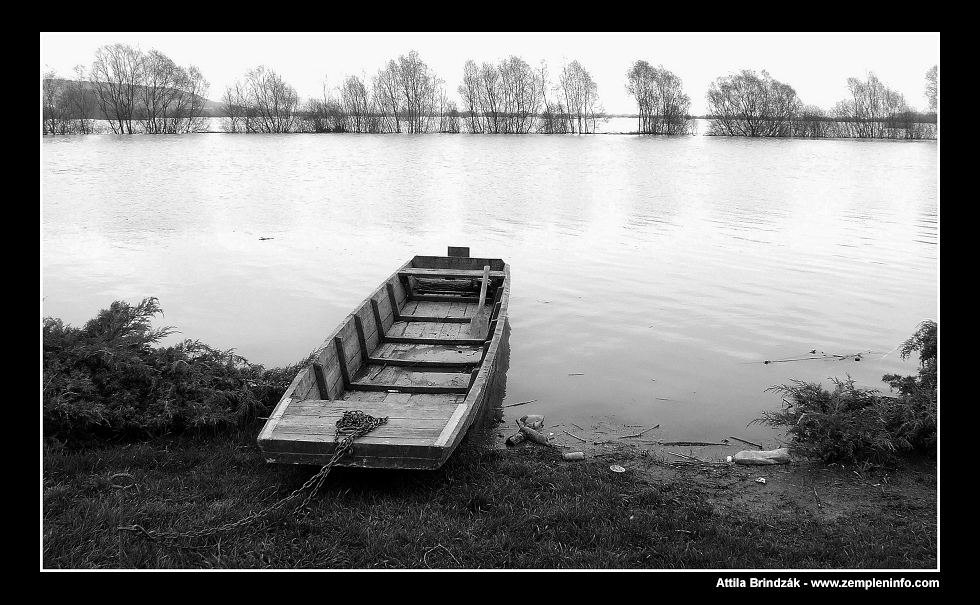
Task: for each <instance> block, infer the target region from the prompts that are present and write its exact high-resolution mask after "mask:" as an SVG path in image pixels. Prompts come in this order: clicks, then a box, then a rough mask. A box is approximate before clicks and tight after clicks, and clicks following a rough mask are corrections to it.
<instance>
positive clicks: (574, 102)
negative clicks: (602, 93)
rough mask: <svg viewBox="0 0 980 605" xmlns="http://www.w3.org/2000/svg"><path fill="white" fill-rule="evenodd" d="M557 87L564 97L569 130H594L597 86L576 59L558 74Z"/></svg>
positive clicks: (584, 131) (597, 108) (599, 111)
mask: <svg viewBox="0 0 980 605" xmlns="http://www.w3.org/2000/svg"><path fill="white" fill-rule="evenodd" d="M558 87H559V91H560V93H561V96H562V97H563V98H564V99H565V108H566V109H567V119H568V127H569V131H571V132H572V133H576V132H577V133H580V134H587V133H589V132H595V127H596V118H597V116H598V114H599V113H601V109H600V107H599V104H598V101H599V87H598V86H597V85H596V83H595V82H594V81H593V80H592V75H591V74H590V73H589V72H588V71H586V70H585V68H583V67H582V65H581V64H580V63H579V62H578V61H572V62H571V63H568V64H566V65H565V66H564V67H563V68H562V71H561V74H559V76H558Z"/></svg>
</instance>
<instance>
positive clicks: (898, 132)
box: [833, 72, 915, 139]
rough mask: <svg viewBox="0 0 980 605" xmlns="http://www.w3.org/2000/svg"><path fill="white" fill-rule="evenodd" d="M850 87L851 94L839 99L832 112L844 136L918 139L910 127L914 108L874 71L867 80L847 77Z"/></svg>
mask: <svg viewBox="0 0 980 605" xmlns="http://www.w3.org/2000/svg"><path fill="white" fill-rule="evenodd" d="M847 89H848V92H849V93H850V96H849V97H848V98H846V99H844V100H842V101H839V102H838V103H837V105H835V106H834V112H833V113H834V117H835V118H836V119H837V121H838V124H839V127H840V129H841V135H842V136H852V137H858V138H871V139H880V138H915V133H914V132H909V130H908V120H907V118H908V116H909V114H910V113H911V109H910V108H909V106H908V104H907V103H906V102H905V97H904V96H903V95H902V94H900V93H898V92H895V91H893V90H891V89H890V88H888V86H886V85H885V84H884V82H882V81H881V80H880V79H878V76H876V75H875V74H874V73H873V72H872V73H869V74H868V78H867V80H861V79H858V78H848V79H847ZM913 130H914V129H913Z"/></svg>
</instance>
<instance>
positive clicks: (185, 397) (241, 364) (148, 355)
mask: <svg viewBox="0 0 980 605" xmlns="http://www.w3.org/2000/svg"><path fill="white" fill-rule="evenodd" d="M157 313H162V310H161V309H160V306H159V302H158V301H157V299H156V298H146V299H144V300H143V301H142V302H141V303H140V304H138V305H136V306H135V307H133V306H130V305H129V304H127V303H126V302H122V301H117V302H114V303H112V305H111V306H110V307H109V309H103V310H102V311H100V312H99V314H98V315H97V316H96V317H95V318H94V319H92V320H89V321H88V322H87V323H86V324H85V325H84V326H83V327H82V328H80V329H79V328H73V327H71V326H66V325H64V324H63V323H62V321H61V320H60V319H54V318H45V319H44V321H43V325H42V343H43V345H42V349H43V360H42V396H41V400H42V410H43V411H42V422H43V433H44V436H45V438H46V439H56V440H58V441H61V442H66V443H68V442H75V443H78V442H84V441H86V440H90V439H93V438H129V439H131V438H145V437H153V436H158V435H161V434H164V433H168V432H178V431H183V430H187V429H198V430H199V429H221V428H226V427H231V426H236V425H241V424H242V423H244V422H246V421H248V420H251V419H253V418H254V417H255V416H256V414H257V413H258V411H259V410H261V409H265V408H267V407H268V406H269V405H270V402H275V400H276V399H278V396H279V394H281V393H282V392H283V391H284V390H285V388H286V386H287V385H288V380H289V378H286V377H285V374H283V371H281V370H277V371H271V372H269V371H266V370H264V369H263V368H262V366H258V365H253V364H250V363H248V361H246V360H245V359H244V358H242V357H240V356H238V355H235V354H234V353H233V352H232V351H219V350H216V349H213V348H211V347H209V346H207V345H205V344H203V343H201V342H198V341H192V340H185V341H183V342H181V343H179V344H177V345H174V346H169V347H153V346H152V345H155V344H157V343H158V342H159V341H160V340H161V339H163V338H164V337H166V336H168V335H170V334H172V333H173V331H174V330H173V328H171V327H166V328H161V329H158V330H154V329H151V327H150V321H151V319H152V318H153V316H155V315H156V314H157ZM290 378H291V377H290Z"/></svg>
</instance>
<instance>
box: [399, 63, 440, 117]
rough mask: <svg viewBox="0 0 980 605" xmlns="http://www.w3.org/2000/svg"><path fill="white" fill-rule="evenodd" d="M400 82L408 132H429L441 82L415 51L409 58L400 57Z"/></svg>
mask: <svg viewBox="0 0 980 605" xmlns="http://www.w3.org/2000/svg"><path fill="white" fill-rule="evenodd" d="M398 82H399V84H400V85H401V91H402V107H404V109H405V121H406V124H407V126H408V132H410V133H420V132H428V131H429V117H430V116H431V115H432V114H433V112H434V108H435V101H436V90H437V88H439V87H440V86H441V81H440V80H439V78H438V77H437V76H436V75H435V74H434V73H433V72H432V71H430V69H429V66H428V65H426V63H425V61H422V59H421V58H420V57H419V54H418V52H416V51H414V50H413V51H410V52H409V53H408V55H407V56H406V55H402V56H400V57H398Z"/></svg>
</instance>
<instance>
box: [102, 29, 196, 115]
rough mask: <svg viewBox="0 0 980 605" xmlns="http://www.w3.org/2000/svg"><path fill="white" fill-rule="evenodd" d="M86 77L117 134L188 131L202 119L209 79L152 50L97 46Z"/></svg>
mask: <svg viewBox="0 0 980 605" xmlns="http://www.w3.org/2000/svg"><path fill="white" fill-rule="evenodd" d="M95 57H96V58H95V62H94V63H93V64H92V70H91V79H92V84H93V86H94V89H95V98H96V102H97V103H98V107H99V109H100V110H101V112H102V114H104V115H105V117H106V119H107V120H108V121H109V125H110V127H111V128H112V131H113V132H114V133H116V134H133V133H135V132H143V133H146V134H173V133H181V132H192V131H194V130H198V129H200V128H202V127H203V126H204V125H205V124H206V119H205V117H204V110H205V98H206V96H207V91H208V82H207V80H205V79H204V76H203V75H202V74H201V72H200V70H198V69H197V68H196V67H194V66H193V65H191V66H190V67H188V68H184V67H181V66H179V65H177V64H175V63H174V62H173V60H171V59H170V57H168V56H167V55H165V54H163V53H162V52H160V51H157V50H150V51H148V52H145V53H144V52H143V51H141V50H140V49H139V48H134V47H132V46H129V45H126V44H111V45H107V46H102V47H100V48H99V49H98V50H97V51H96V54H95Z"/></svg>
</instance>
